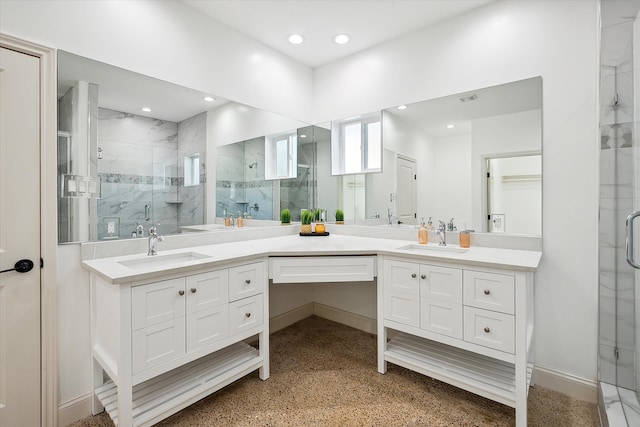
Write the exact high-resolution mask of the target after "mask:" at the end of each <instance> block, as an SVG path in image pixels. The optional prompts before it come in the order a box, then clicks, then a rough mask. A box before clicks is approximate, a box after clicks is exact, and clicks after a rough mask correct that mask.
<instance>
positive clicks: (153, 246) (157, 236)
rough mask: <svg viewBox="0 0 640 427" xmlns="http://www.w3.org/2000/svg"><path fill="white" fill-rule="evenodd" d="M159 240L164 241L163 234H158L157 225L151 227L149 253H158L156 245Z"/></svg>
mask: <svg viewBox="0 0 640 427" xmlns="http://www.w3.org/2000/svg"><path fill="white" fill-rule="evenodd" d="M158 225H160V224H158ZM158 242H164V237H163V236H162V235H161V234H158V229H157V228H156V227H155V226H151V227H150V228H149V251H148V252H147V255H149V256H151V255H158V252H156V245H157V244H158Z"/></svg>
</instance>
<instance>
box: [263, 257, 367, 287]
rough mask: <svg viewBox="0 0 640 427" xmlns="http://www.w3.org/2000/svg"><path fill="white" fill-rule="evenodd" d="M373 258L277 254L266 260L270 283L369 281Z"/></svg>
mask: <svg viewBox="0 0 640 427" xmlns="http://www.w3.org/2000/svg"><path fill="white" fill-rule="evenodd" d="M375 265H376V259H375V257H370V256H323V257H277V258H271V259H270V260H269V275H270V276H269V277H271V278H272V279H273V283H323V282H324V283H336V282H370V281H372V280H373V279H374V277H375Z"/></svg>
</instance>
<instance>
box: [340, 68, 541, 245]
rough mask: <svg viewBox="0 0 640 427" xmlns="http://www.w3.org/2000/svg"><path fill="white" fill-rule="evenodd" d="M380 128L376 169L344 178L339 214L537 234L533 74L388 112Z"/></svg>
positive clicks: (537, 85) (536, 86) (537, 118)
mask: <svg viewBox="0 0 640 427" xmlns="http://www.w3.org/2000/svg"><path fill="white" fill-rule="evenodd" d="M382 129H383V144H384V151H383V171H382V173H380V174H367V175H353V176H352V178H351V180H350V182H349V183H346V184H345V183H344V182H343V187H349V188H354V189H359V191H355V190H354V191H352V193H353V194H352V195H349V194H348V193H347V192H343V195H344V197H343V199H342V200H341V203H342V204H343V205H345V207H346V209H345V213H346V211H347V210H348V211H349V212H350V213H351V216H350V217H348V218H351V219H353V220H355V222H356V223H358V224H375V223H383V224H388V223H390V222H392V223H394V224H398V223H399V225H400V226H402V225H403V224H407V225H408V226H414V224H419V222H420V220H421V218H423V217H424V218H425V221H427V220H428V218H429V217H431V218H432V221H433V223H434V225H435V226H436V227H437V225H438V221H443V222H445V223H446V224H447V225H448V224H449V223H451V222H452V223H453V225H454V227H455V228H456V229H462V228H466V229H472V230H475V231H476V232H495V233H505V234H524V235H541V233H542V220H541V218H542V209H541V203H542V185H541V180H542V172H541V154H542V153H541V151H542V79H541V78H531V79H527V80H522V81H517V82H513V83H508V84H503V85H499V86H493V87H489V88H484V89H478V90H474V91H469V92H466V93H462V94H457V95H451V96H447V97H443V98H438V99H433V100H428V101H423V102H417V103H413V104H408V105H402V106H398V107H394V108H389V109H386V110H384V111H383V120H382ZM452 219H453V221H452Z"/></svg>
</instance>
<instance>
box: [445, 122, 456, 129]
mask: <svg viewBox="0 0 640 427" xmlns="http://www.w3.org/2000/svg"><path fill="white" fill-rule="evenodd" d="M454 127H456V125H454V124H453V123H449V124H448V125H447V129H453V128H454Z"/></svg>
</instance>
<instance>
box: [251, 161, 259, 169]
mask: <svg viewBox="0 0 640 427" xmlns="http://www.w3.org/2000/svg"><path fill="white" fill-rule="evenodd" d="M254 166H258V162H253V163H251V164H250V165H249V169H253V167H254Z"/></svg>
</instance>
